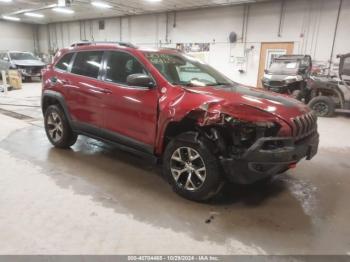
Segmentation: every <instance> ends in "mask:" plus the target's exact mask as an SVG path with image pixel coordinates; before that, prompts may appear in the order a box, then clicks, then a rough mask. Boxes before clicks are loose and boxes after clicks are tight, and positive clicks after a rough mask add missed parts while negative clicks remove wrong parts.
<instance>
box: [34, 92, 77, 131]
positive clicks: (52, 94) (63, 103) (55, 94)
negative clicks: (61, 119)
mask: <svg viewBox="0 0 350 262" xmlns="http://www.w3.org/2000/svg"><path fill="white" fill-rule="evenodd" d="M48 97H49V98H53V99H55V100H57V101H58V103H59V105H60V106H61V107H62V109H63V111H64V113H65V115H66V117H67V120H68V122H69V124H70V125H71V126H73V125H72V123H73V121H72V118H71V116H70V114H69V111H68V107H67V103H66V100H65V99H64V96H63V95H62V94H61V93H59V92H57V91H54V90H45V91H44V92H43V94H42V96H41V110H42V112H43V114H45V111H44V101H45V99H46V98H48Z"/></svg>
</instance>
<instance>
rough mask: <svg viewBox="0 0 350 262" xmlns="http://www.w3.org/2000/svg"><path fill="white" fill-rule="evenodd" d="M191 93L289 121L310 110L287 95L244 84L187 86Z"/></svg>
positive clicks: (228, 105)
mask: <svg viewBox="0 0 350 262" xmlns="http://www.w3.org/2000/svg"><path fill="white" fill-rule="evenodd" d="M186 90H187V91H188V92H191V93H198V94H201V95H206V96H210V97H212V98H215V99H216V100H217V101H218V102H220V104H222V105H225V107H230V105H232V106H234V107H235V108H237V105H246V106H250V107H253V108H255V109H258V110H262V111H264V112H267V113H270V114H273V115H275V116H277V117H279V118H281V119H283V120H285V121H287V122H289V123H291V120H292V119H293V118H295V117H297V116H300V115H303V114H305V113H308V112H309V111H310V110H309V109H308V107H307V106H306V105H304V104H303V103H301V102H299V101H297V100H295V99H293V98H290V97H288V96H286V95H281V94H277V93H272V92H269V91H264V90H260V89H257V88H250V87H246V86H243V85H237V86H232V87H187V88H186Z"/></svg>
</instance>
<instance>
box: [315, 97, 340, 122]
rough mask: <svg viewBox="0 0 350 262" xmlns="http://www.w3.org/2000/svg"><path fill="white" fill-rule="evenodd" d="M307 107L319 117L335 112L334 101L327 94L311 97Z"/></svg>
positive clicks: (331, 114)
mask: <svg viewBox="0 0 350 262" xmlns="http://www.w3.org/2000/svg"><path fill="white" fill-rule="evenodd" d="M309 107H310V109H311V110H313V111H314V112H315V113H316V115H317V116H319V117H332V116H333V115H334V112H335V103H334V101H333V100H332V98H330V97H328V96H317V97H315V98H313V99H312V100H311V101H310V103H309Z"/></svg>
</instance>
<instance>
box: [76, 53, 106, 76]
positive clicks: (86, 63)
mask: <svg viewBox="0 0 350 262" xmlns="http://www.w3.org/2000/svg"><path fill="white" fill-rule="evenodd" d="M102 56H103V51H89V52H80V53H77V55H76V57H75V61H74V64H73V67H72V73H73V74H77V75H82V76H88V77H92V78H97V77H98V74H99V71H100V68H101V62H102Z"/></svg>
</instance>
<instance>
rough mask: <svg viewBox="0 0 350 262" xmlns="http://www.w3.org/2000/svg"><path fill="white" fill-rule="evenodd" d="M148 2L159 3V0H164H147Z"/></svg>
mask: <svg viewBox="0 0 350 262" xmlns="http://www.w3.org/2000/svg"><path fill="white" fill-rule="evenodd" d="M146 1H147V2H152V3H157V2H162V0H146Z"/></svg>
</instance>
